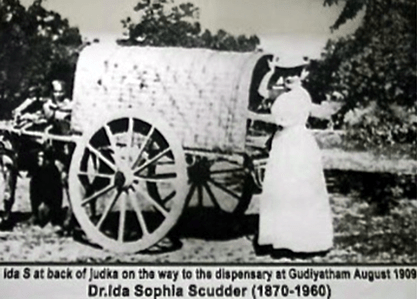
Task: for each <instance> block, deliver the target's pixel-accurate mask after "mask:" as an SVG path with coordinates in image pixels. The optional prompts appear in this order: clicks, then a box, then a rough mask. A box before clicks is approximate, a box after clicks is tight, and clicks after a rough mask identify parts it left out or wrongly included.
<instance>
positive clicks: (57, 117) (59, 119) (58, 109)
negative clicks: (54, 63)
mask: <svg viewBox="0 0 418 299" xmlns="http://www.w3.org/2000/svg"><path fill="white" fill-rule="evenodd" d="M71 111H72V102H71V100H70V99H69V98H67V97H66V91H65V83H64V82H63V81H60V80H54V81H52V97H51V98H49V99H47V100H46V101H45V103H44V105H43V114H44V116H45V118H46V119H47V120H48V121H49V122H50V123H51V125H52V126H53V131H54V133H57V134H68V133H69V129H70V119H71Z"/></svg>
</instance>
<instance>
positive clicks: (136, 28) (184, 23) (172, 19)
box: [119, 0, 260, 52]
mask: <svg viewBox="0 0 418 299" xmlns="http://www.w3.org/2000/svg"><path fill="white" fill-rule="evenodd" d="M134 10H135V11H136V12H138V13H139V14H140V16H141V19H140V21H139V23H134V22H133V21H132V19H131V18H126V19H125V20H122V24H123V27H124V28H125V29H126V30H127V35H128V36H127V39H126V40H120V41H119V43H120V44H124V45H141V46H161V47H168V46H172V47H186V48H209V49H216V50H228V51H237V52H245V51H253V50H255V49H256V46H257V45H258V44H259V42H260V41H259V39H258V37H257V36H250V37H246V36H244V35H240V36H238V37H235V36H233V35H231V34H229V33H227V32H226V31H224V30H219V31H218V32H217V33H216V34H212V33H211V32H210V31H209V30H207V29H206V30H204V31H203V30H202V28H201V25H200V23H199V22H198V19H199V9H198V8H197V7H195V6H194V5H193V4H192V3H183V4H179V5H175V4H174V1H173V0H159V1H150V0H140V1H139V2H138V4H137V5H136V6H135V8H134Z"/></svg>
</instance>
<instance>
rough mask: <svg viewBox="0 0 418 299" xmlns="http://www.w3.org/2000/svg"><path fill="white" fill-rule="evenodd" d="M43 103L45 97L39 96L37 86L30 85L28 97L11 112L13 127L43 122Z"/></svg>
mask: <svg viewBox="0 0 418 299" xmlns="http://www.w3.org/2000/svg"><path fill="white" fill-rule="evenodd" d="M44 104H45V99H44V98H42V97H41V96H40V88H39V86H31V87H30V88H29V91H28V98H27V99H26V100H25V101H24V102H23V103H22V104H20V105H19V106H18V107H17V108H15V109H14V110H13V112H12V114H13V118H14V125H15V127H16V128H19V129H26V128H28V127H32V125H34V124H37V123H40V122H44V123H45V118H44V116H43V106H44Z"/></svg>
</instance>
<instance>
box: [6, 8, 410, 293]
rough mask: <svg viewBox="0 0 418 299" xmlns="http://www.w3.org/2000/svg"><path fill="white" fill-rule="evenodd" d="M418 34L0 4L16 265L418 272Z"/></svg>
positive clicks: (281, 11)
mask: <svg viewBox="0 0 418 299" xmlns="http://www.w3.org/2000/svg"><path fill="white" fill-rule="evenodd" d="M416 22H417V2H416V1H415V0H346V1H338V0H257V1H255V0H184V1H183V0H118V1H116V0H88V1H81V0H72V1H64V0H0V264H1V263H30V264H37V263H65V264H88V265H90V264H91V265H94V264H101V265H103V264H106V265H107V264H109V265H111V264H116V265H120V264H141V263H145V264H166V265H167V264H168V265H169V264H170V263H171V264H190V265H193V264H219V263H221V264H228V265H240V264H245V265H249V264H250V265H260V264H262V265H271V264H284V265H286V264H290V265H292V264H296V265H297V264H304V265H306V264H312V265H337V266H338V265H342V266H344V265H376V264H377V265H382V264H383V265H409V266H416V263H417V167H416V166H417V158H416V157H417V152H416V150H417V144H416V142H417V100H416V99H417V98H416V97H417V95H416V92H417V71H416V70H417V31H416ZM92 271H93V270H92ZM92 273H93V274H94V272H92ZM219 273H221V272H219ZM222 273H223V272H222ZM222 273H221V274H222ZM295 273H296V274H295V275H296V276H297V272H295ZM221 274H220V275H221ZM222 275H224V274H222ZM301 275H302V274H301ZM415 278H416V272H415ZM93 291H94V292H96V289H94V288H93V287H92V292H93ZM141 291H142V290H141ZM94 292H93V293H94ZM109 292H110V291H109ZM173 292H174V291H173ZM93 293H92V294H93ZM94 294H96V293H94ZM196 294H197V293H196Z"/></svg>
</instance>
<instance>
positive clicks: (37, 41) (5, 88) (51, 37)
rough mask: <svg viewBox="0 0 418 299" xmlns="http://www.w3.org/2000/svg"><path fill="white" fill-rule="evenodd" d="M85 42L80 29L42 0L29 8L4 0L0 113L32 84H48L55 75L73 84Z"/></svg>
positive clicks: (6, 111)
mask: <svg viewBox="0 0 418 299" xmlns="http://www.w3.org/2000/svg"><path fill="white" fill-rule="evenodd" d="M81 44H82V41H81V36H80V33H79V31H78V29H77V28H74V27H70V25H69V23H68V20H66V19H63V18H62V17H61V16H60V15H59V14H58V13H56V12H53V11H47V10H46V9H45V8H43V7H42V1H41V0H35V1H34V2H33V4H32V5H31V6H30V7H29V8H28V9H25V7H23V6H22V5H21V4H20V2H19V1H18V0H0V114H1V115H0V117H2V118H4V117H7V116H8V114H9V113H10V110H11V109H12V108H13V107H15V106H17V105H18V104H19V102H20V101H22V100H23V96H24V91H26V90H27V89H28V87H29V86H30V85H41V86H48V85H49V83H50V81H51V80H52V79H62V80H65V81H67V82H68V83H70V85H71V83H72V78H73V74H74V70H75V63H76V59H77V57H78V50H79V48H80V46H81Z"/></svg>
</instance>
